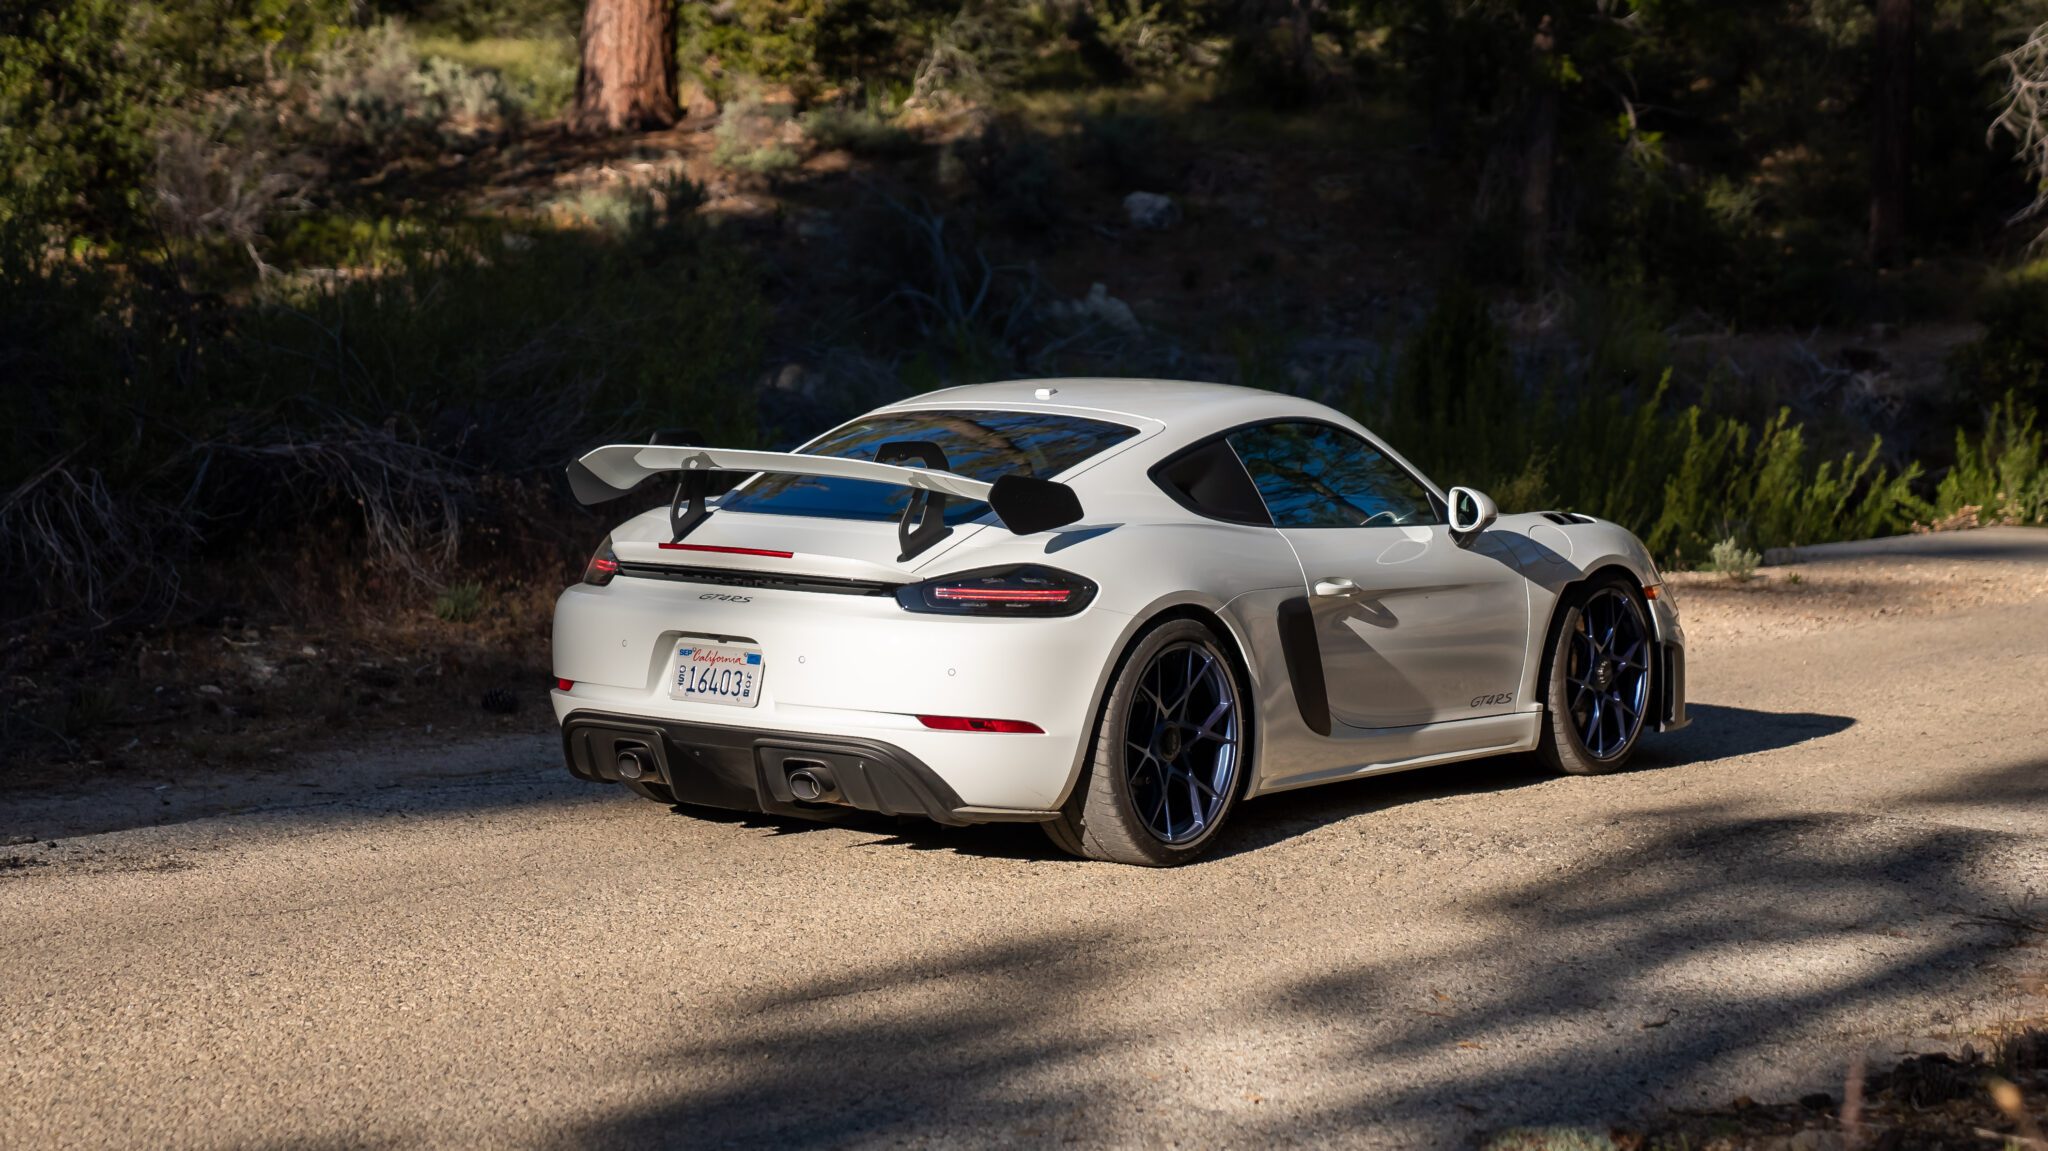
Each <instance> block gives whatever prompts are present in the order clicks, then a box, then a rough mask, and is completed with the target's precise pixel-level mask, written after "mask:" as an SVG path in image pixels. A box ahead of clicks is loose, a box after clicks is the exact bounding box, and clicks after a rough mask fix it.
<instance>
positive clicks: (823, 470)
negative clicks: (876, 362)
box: [568, 444, 995, 507]
mask: <svg viewBox="0 0 2048 1151" xmlns="http://www.w3.org/2000/svg"><path fill="white" fill-rule="evenodd" d="M568 471H569V489H570V491H571V492H573V493H574V494H575V496H576V501H577V502H578V503H581V504H583V505H585V506H586V507H587V506H592V505H596V504H601V503H605V502H607V501H610V500H615V499H617V498H619V497H620V496H622V495H625V494H626V493H627V492H630V491H632V490H633V489H634V488H637V487H639V486H640V485H641V484H642V483H643V482H645V481H646V480H647V479H648V478H649V477H650V476H656V475H661V474H663V473H665V472H741V473H746V474H749V475H751V474H754V473H756V472H773V473H775V474H778V475H786V476H830V477H836V478H839V479H847V480H867V481H870V482H873V483H883V484H893V485H895V486H897V487H903V488H914V489H916V490H918V491H928V492H940V493H942V494H945V495H949V496H955V497H958V498H960V499H963V500H971V501H973V502H975V503H987V502H988V498H989V493H990V492H991V491H993V490H994V489H995V485H994V484H992V483H989V482H986V481H984V480H976V479H969V478H968V477H966V476H963V475H959V474H957V473H954V472H940V471H932V470H930V469H927V468H906V467H900V466H898V465H896V464H878V463H875V462H874V461H873V460H854V459H847V458H845V457H843V456H812V455H804V454H801V453H798V452H756V451H743V450H740V449H737V448H697V447H676V446H671V445H666V444H612V445H610V446H607V447H602V448H594V449H592V450H591V451H588V452H585V453H584V454H583V457H582V458H581V459H578V460H577V461H575V462H574V463H572V464H570V465H569V469H568Z"/></svg>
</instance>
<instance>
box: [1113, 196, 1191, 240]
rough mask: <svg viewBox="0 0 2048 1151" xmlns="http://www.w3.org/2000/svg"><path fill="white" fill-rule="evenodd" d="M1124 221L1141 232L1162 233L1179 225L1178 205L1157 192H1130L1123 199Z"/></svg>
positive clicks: (1168, 197)
mask: <svg viewBox="0 0 2048 1151" xmlns="http://www.w3.org/2000/svg"><path fill="white" fill-rule="evenodd" d="M1124 219H1125V220H1126V221H1128V222H1129V223H1130V225H1131V227H1133V228H1137V229H1139V230H1141V231H1146V232H1164V231H1166V230H1167V229H1169V228H1171V227H1173V226H1174V225H1175V224H1178V223H1180V205H1179V204H1176V203H1174V202H1173V197H1171V196H1162V195H1160V194H1159V193H1157V192H1132V193H1131V194H1130V195H1128V196H1125V197H1124Z"/></svg>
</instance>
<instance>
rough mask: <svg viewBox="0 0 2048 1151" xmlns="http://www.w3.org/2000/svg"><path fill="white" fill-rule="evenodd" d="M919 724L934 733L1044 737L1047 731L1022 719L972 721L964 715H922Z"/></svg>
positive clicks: (918, 718)
mask: <svg viewBox="0 0 2048 1151" xmlns="http://www.w3.org/2000/svg"><path fill="white" fill-rule="evenodd" d="M917 722H919V723H921V724H923V725H925V726H926V727H928V728H931V729H932V730H933V731H999V732H1005V733H1008V734H1011V735H1044V734H1045V729H1044V728H1042V727H1040V726H1038V725H1037V724H1035V723H1031V722H1028V721H1026V720H1021V719H970V718H968V717H967V716H964V715H920V716H918V717H917Z"/></svg>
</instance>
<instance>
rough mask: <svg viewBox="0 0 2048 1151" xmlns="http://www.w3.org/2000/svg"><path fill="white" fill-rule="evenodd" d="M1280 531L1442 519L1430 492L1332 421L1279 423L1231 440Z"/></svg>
mask: <svg viewBox="0 0 2048 1151" xmlns="http://www.w3.org/2000/svg"><path fill="white" fill-rule="evenodd" d="M1230 445H1231V446H1232V447H1234V448H1236V449H1237V454H1238V456H1239V457H1240V458H1242V459H1243V460H1244V466H1245V470H1246V471H1248V472H1250V473H1251V477H1252V482H1253V483H1254V484H1256V485H1257V486H1258V489H1259V495H1260V496H1261V497H1263V498H1264V499H1265V501H1266V508H1267V510H1268V511H1269V512H1270V513H1271V514H1272V517H1273V523H1274V524H1275V525H1276V526H1278V527H1283V528H1312V527H1392V526H1396V525H1401V524H1429V523H1435V522H1437V513H1436V506H1435V505H1434V504H1433V503H1431V501H1430V498H1429V490H1428V489H1427V488H1424V487H1423V486H1422V484H1421V482H1420V481H1418V480H1417V479H1416V478H1415V477H1414V476H1412V475H1409V474H1408V472H1407V470H1406V469H1404V468H1402V467H1401V466H1400V465H1399V464H1396V463H1395V462H1394V461H1392V460H1390V459H1388V458H1387V457H1386V456H1385V455H1384V454H1383V453H1381V452H1380V450H1379V449H1378V448H1375V447H1373V446H1372V445H1371V444H1369V443H1367V442H1366V441H1365V440H1362V439H1360V438H1358V437H1357V436H1355V435H1352V434H1351V433H1350V432H1347V431H1344V430H1343V429H1341V428H1334V427H1331V426H1330V425H1328V424H1311V423H1281V424H1261V425H1259V426H1258V427H1255V428H1246V429H1245V430H1243V431H1241V432H1237V433H1235V434H1233V435H1232V436H1231V437H1230Z"/></svg>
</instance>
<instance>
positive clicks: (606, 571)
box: [583, 536, 619, 587]
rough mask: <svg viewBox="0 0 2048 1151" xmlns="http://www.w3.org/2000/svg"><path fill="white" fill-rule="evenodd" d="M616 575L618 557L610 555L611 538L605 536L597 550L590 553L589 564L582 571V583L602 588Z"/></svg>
mask: <svg viewBox="0 0 2048 1151" xmlns="http://www.w3.org/2000/svg"><path fill="white" fill-rule="evenodd" d="M617 574H619V557H618V556H616V555H614V554H613V553H612V537H610V536H606V537H604V542H603V543H601V544H599V545H597V550H596V551H595V552H592V553H591V556H590V563H589V564H588V565H586V566H585V567H584V569H583V582H584V583H587V584H595V585H596V586H598V587H603V586H604V585H606V584H608V583H610V582H612V577H613V576H615V575H617Z"/></svg>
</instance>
